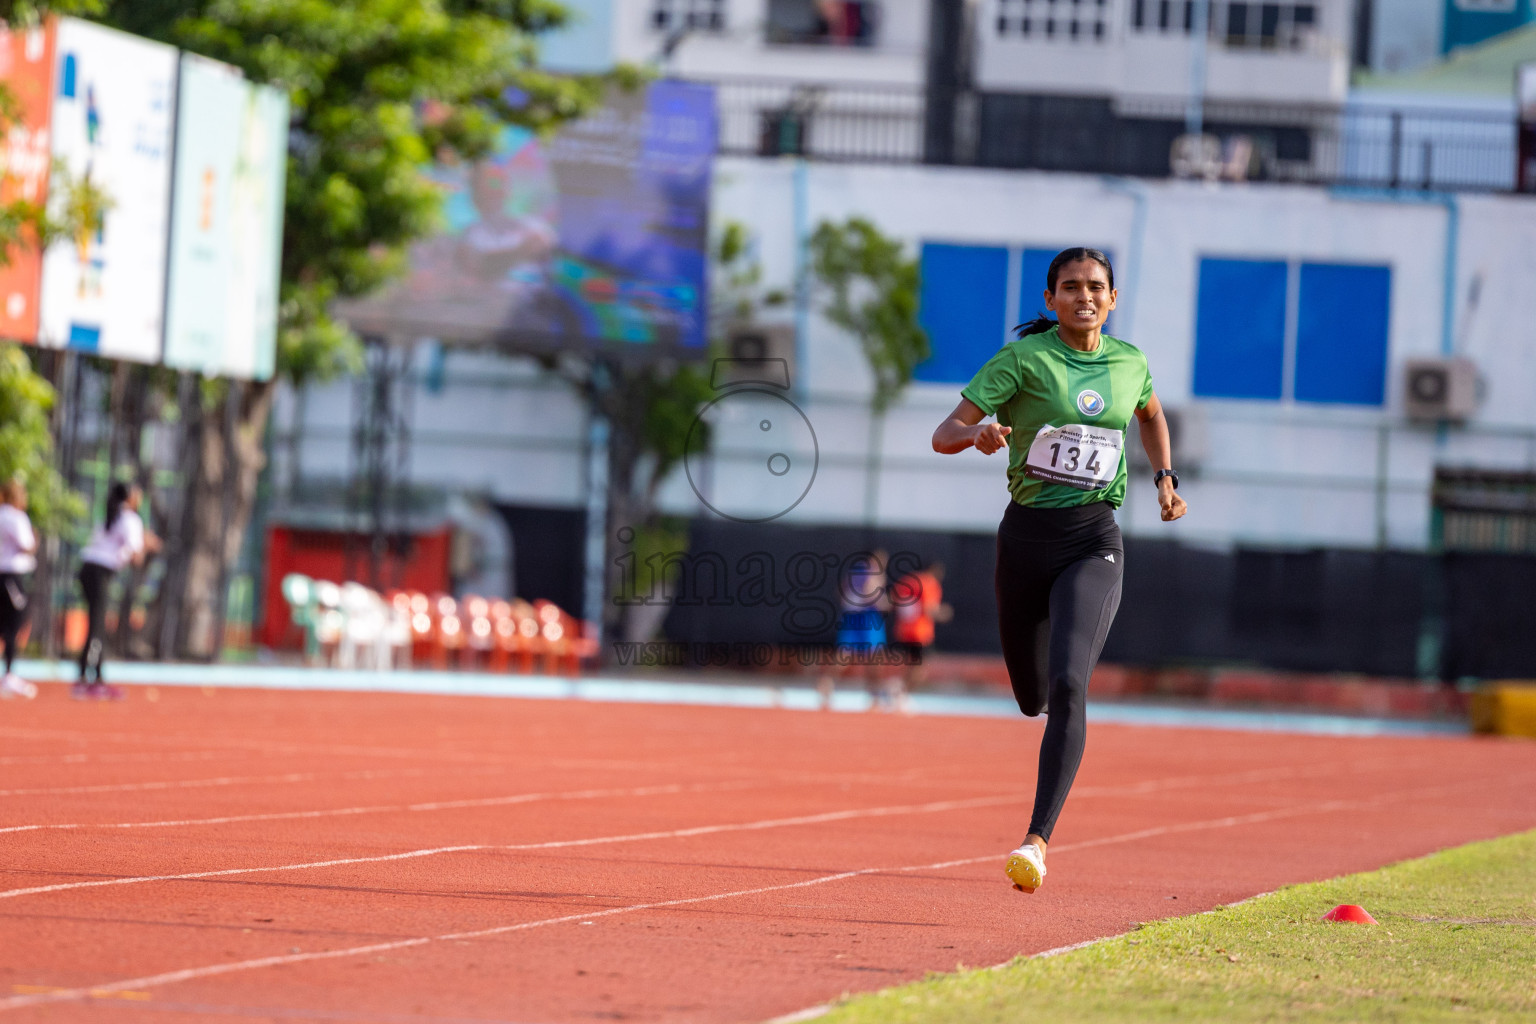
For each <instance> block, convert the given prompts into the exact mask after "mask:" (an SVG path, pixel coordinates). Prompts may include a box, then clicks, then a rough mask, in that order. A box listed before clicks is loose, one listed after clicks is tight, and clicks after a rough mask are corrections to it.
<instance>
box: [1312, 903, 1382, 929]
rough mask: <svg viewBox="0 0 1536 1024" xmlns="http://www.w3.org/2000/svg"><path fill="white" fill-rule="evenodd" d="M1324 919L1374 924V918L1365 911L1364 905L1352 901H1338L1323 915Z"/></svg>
mask: <svg viewBox="0 0 1536 1024" xmlns="http://www.w3.org/2000/svg"><path fill="white" fill-rule="evenodd" d="M1323 920H1324V921H1348V922H1349V923H1351V924H1375V923H1376V919H1375V918H1374V917H1372V916H1371V915H1370V914H1367V913H1366V912H1365V908H1364V907H1357V906H1355V905H1354V904H1353V903H1340V904H1339V905H1338V906H1336V907H1334V908H1333V909H1332V910H1330V911H1328V913H1326V914H1324V915H1323Z"/></svg>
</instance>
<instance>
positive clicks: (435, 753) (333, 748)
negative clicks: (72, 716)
mask: <svg viewBox="0 0 1536 1024" xmlns="http://www.w3.org/2000/svg"><path fill="white" fill-rule="evenodd" d="M0 737H11V738H15V739H36V740H59V739H63V740H74V741H76V742H79V743H82V744H83V743H102V742H112V743H137V744H140V745H143V746H146V747H151V748H155V749H174V748H175V747H176V746H178V745H181V746H187V745H190V746H194V747H203V748H208V747H209V745H210V743H212V744H213V746H212V748H211V749H213V750H225V751H230V752H236V751H255V752H258V753H264V754H272V755H279V756H280V755H309V754H313V755H317V756H332V755H338V754H339V755H344V756H348V757H391V758H400V759H418V760H438V761H448V762H453V763H470V764H500V765H522V764H526V763H528V761H529V760H537V762H538V763H539V764H541V765H554V766H557V767H569V768H648V767H654V766H655V764H656V762H652V761H634V760H622V761H621V760H615V759H608V758H595V757H590V758H563V759H562V758H538V757H535V758H507V757H506V756H504V755H499V754H492V753H480V752H477V751H466V750H433V749H423V748H420V747H364V746H355V745H340V746H338V745H333V744H320V743H291V742H289V743H283V742H275V741H273V740H262V739H238V738H233V737H219V738H218V739H217V740H211V739H210V738H209V737H208V736H182V735H169V736H164V735H158V734H155V735H151V734H147V733H132V732H107V733H90V732H77V731H71V730H65V729H20V728H15V727H5V726H0ZM680 763H681V762H680Z"/></svg>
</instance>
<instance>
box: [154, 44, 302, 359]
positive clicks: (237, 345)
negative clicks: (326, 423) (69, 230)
mask: <svg viewBox="0 0 1536 1024" xmlns="http://www.w3.org/2000/svg"><path fill="white" fill-rule="evenodd" d="M287 156H288V100H287V97H285V96H284V95H283V94H282V93H281V92H279V91H278V90H276V89H273V88H271V87H269V86H263V85H254V84H252V83H250V82H247V81H245V79H244V78H242V77H241V76H240V74H239V72H238V71H236V70H235V69H234V68H231V67H229V66H227V65H224V64H218V63H215V62H213V61H209V60H205V59H203V58H201V57H196V56H193V55H191V54H184V55H183V56H182V58H181V84H180V87H179V100H178V103H177V112H176V166H175V187H174V189H173V191H172V195H173V197H174V198H173V200H172V209H171V241H170V287H169V290H168V292H167V300H166V309H165V354H164V360H165V364H166V365H167V366H170V367H173V368H175V369H178V370H195V371H197V372H200V373H203V374H207V375H210V376H231V377H244V378H255V379H257V380H265V379H267V378H268V377H271V376H272V372H273V367H274V362H275V355H276V348H277V297H278V275H279V268H280V258H281V252H280V250H281V247H282V239H283V196H284V186H285V184H286V180H287Z"/></svg>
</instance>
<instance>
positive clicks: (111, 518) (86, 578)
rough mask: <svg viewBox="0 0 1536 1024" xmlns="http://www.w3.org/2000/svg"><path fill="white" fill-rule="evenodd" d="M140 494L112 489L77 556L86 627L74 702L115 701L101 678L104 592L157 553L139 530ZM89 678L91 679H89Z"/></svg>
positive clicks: (117, 693)
mask: <svg viewBox="0 0 1536 1024" xmlns="http://www.w3.org/2000/svg"><path fill="white" fill-rule="evenodd" d="M143 499H144V494H143V492H142V491H140V490H139V488H138V487H137V486H135V485H133V484H124V483H116V484H113V485H112V490H111V491H110V492H109V493H108V494H107V518H106V521H105V522H103V523H102V524H101V525H100V526H98V527H96V530H95V532H94V533H92V534H91V539H90V542H89V543H87V544H86V545H85V550H84V551H81V552H80V562H81V565H80V588H81V590H83V591H84V592H85V607H86V610H87V612H88V613H89V621H90V627H89V629H88V630H87V632H86V634H85V646H84V647H82V648H80V681H79V682H77V683H76V684H75V687H74V691H73V695H74V696H75V697H79V698H87V697H88V698H95V699H98V700H120V699H122V696H123V691H122V690H120V689H118V688H117V687H115V686H108V685H107V684H106V683H105V682H103V681H102V678H101V661H102V654H103V650H104V647H105V643H106V632H107V587H108V585H109V584H110V583H111V582H112V577H113V576H115V575H117V571H118V570H119V569H121V568H122V567H123V566H125V565H143V564H144V557H145V556H146V555H152V554H154V553H155V552H156V551H159V550H160V538H159V537H156V536H155V535H154V534H153V533H151V532H149V531H148V530H146V529H144V520H142V519H140V518H139V512H138V509H139V503H140V502H141V501H142V500H143ZM93 673H94V676H95V678H92V675H93Z"/></svg>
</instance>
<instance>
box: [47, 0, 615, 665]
mask: <svg viewBox="0 0 1536 1024" xmlns="http://www.w3.org/2000/svg"><path fill="white" fill-rule="evenodd" d="M82 6H83V9H84V12H85V13H88V14H95V15H99V16H100V17H101V19H102V20H104V21H106V22H108V23H110V24H114V25H116V26H118V27H120V28H124V29H127V30H129V31H133V32H136V33H139V34H142V35H145V36H149V37H151V38H156V39H160V40H163V41H166V42H170V43H174V44H176V45H179V46H182V47H185V48H186V49H188V50H191V51H193V52H196V53H201V54H203V55H205V56H209V57H213V58H215V59H218V60H223V61H226V62H228V63H230V64H233V65H235V66H237V67H239V68H241V69H242V70H243V71H244V72H245V74H246V76H247V77H248V78H250V79H252V80H253V81H257V82H265V83H269V84H272V85H274V86H276V87H278V88H280V89H282V90H284V91H285V92H286V93H287V95H288V97H289V102H290V106H291V123H290V134H289V153H288V178H287V199H286V213H285V224H284V234H283V251H282V274H281V292H280V306H279V325H278V364H277V365H278V380H281V379H287V380H289V381H291V382H294V383H295V384H298V385H302V384H304V383H305V382H307V381H314V380H323V379H325V378H326V377H328V376H332V375H335V374H339V373H344V372H350V371H353V370H355V369H356V368H358V367H359V365H360V363H361V347H360V342H359V340H358V339H357V338H356V337H355V336H354V335H353V334H352V333H351V332H350V331H349V330H348V329H347V328H346V326H345V325H344V324H341V323H339V322H337V321H336V320H334V319H332V317H331V316H330V314H329V312H328V310H329V307H330V304H331V302H332V301H333V300H335V299H338V298H346V297H353V296H360V295H364V294H367V293H368V292H370V291H372V290H374V289H376V288H377V287H379V286H380V285H382V284H383V283H385V282H386V281H387V280H389V279H390V278H391V277H392V276H394V275H395V274H397V273H398V272H399V271H401V270H402V269H403V267H404V264H405V254H406V250H407V248H408V246H409V245H410V243H411V242H412V241H414V240H416V239H418V238H420V237H422V236H423V235H424V234H426V233H428V232H429V231H430V230H431V229H432V228H433V227H434V226H435V225H436V223H437V220H438V217H439V215H440V207H441V197H440V193H439V192H438V191H437V189H436V188H435V186H433V185H432V184H431V183H430V182H428V181H427V180H426V178H425V177H424V176H423V175H422V173H421V169H422V167H423V166H424V165H425V164H427V163H428V162H429V161H430V160H431V159H432V158H434V157H435V156H441V155H450V154H451V155H453V156H456V157H458V158H462V159H474V158H476V157H479V156H481V155H483V154H484V153H486V152H487V151H488V150H489V149H490V147H491V146H492V144H493V143H494V141H495V139H496V137H497V135H498V133H499V132H500V131H501V129H502V128H503V127H504V126H506V125H509V124H518V125H523V126H526V127H529V128H533V129H536V130H539V131H545V130H549V129H552V128H554V127H555V126H557V125H559V124H560V123H562V122H564V121H565V120H567V119H570V118H573V117H576V116H579V115H581V114H582V113H585V112H586V111H587V110H589V109H591V108H592V107H593V106H594V105H595V103H596V102H598V101H599V100H600V98H601V96H602V93H603V90H604V88H605V87H606V82H605V80H602V79H598V78H590V77H589V78H563V77H557V76H553V75H549V74H546V73H544V72H541V71H540V70H539V69H538V67H537V45H536V36H537V34H538V33H539V32H541V31H544V30H547V29H549V28H553V27H556V26H558V25H560V24H561V23H562V22H563V21H564V20H565V17H566V15H565V12H564V9H563V8H561V7H560V6H559V5H558V4H557V3H554V2H553V0H326V2H319V0H95V2H91V3H87V0H78V4H77V5H76V9H77V10H80V9H81V8H82ZM54 9H55V10H59V9H61V8H60V7H59V5H57V4H55V5H54ZM276 385H277V380H273V381H264V382H246V381H230V382H218V383H214V384H210V385H209V386H206V387H202V388H196V389H192V391H191V392H190V397H191V399H192V400H193V401H194V402H195V404H196V405H197V407H196V408H184V409H182V410H181V414H182V415H183V416H184V417H187V418H188V420H189V421H195V424H196V429H195V430H194V431H192V432H191V434H190V436H191V437H192V438H193V440H194V443H195V447H196V452H195V454H194V457H192V458H190V459H189V460H188V464H189V479H188V480H187V484H186V486H187V502H188V504H187V507H188V508H189V509H190V510H192V515H190V516H188V517H187V518H186V520H185V521H184V522H183V523H180V524H173V525H174V526H175V527H176V533H177V540H178V544H179V547H180V558H181V559H182V560H183V562H184V564H183V565H182V566H181V567H180V568H179V569H176V570H175V571H173V572H169V573H168V575H167V579H166V585H165V587H164V592H163V599H164V601H165V602H167V603H169V604H171V605H173V606H175V607H179V608H181V609H184V610H185V613H186V614H185V616H184V617H183V619H182V621H181V622H180V623H179V624H178V625H177V627H176V629H175V630H174V631H173V632H174V634H175V641H174V643H173V644H172V645H171V648H172V649H169V650H166V649H162V651H161V653H162V654H165V655H173V654H174V655H206V654H210V653H212V652H213V650H214V649H215V646H216V642H215V638H214V634H215V632H216V624H217V623H216V619H217V613H216V609H217V608H219V607H220V602H219V601H218V600H217V591H218V588H219V585H220V582H221V581H222V580H225V579H227V577H228V573H229V570H230V567H231V566H232V565H233V563H234V561H235V559H236V558H237V557H238V554H239V550H240V546H241V541H242V539H243V537H244V534H245V532H246V530H247V529H248V527H249V524H250V520H251V514H252V511H253V508H254V505H255V497H256V487H257V482H258V479H259V477H260V473H261V470H262V468H263V466H264V463H265V454H264V446H263V436H264V433H265V428H266V424H267V420H268V417H269V415H270V412H271V408H272V400H273V397H274V393H275V389H276ZM183 397H184V398H186V397H189V395H188V393H187V392H186V389H183Z"/></svg>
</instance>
